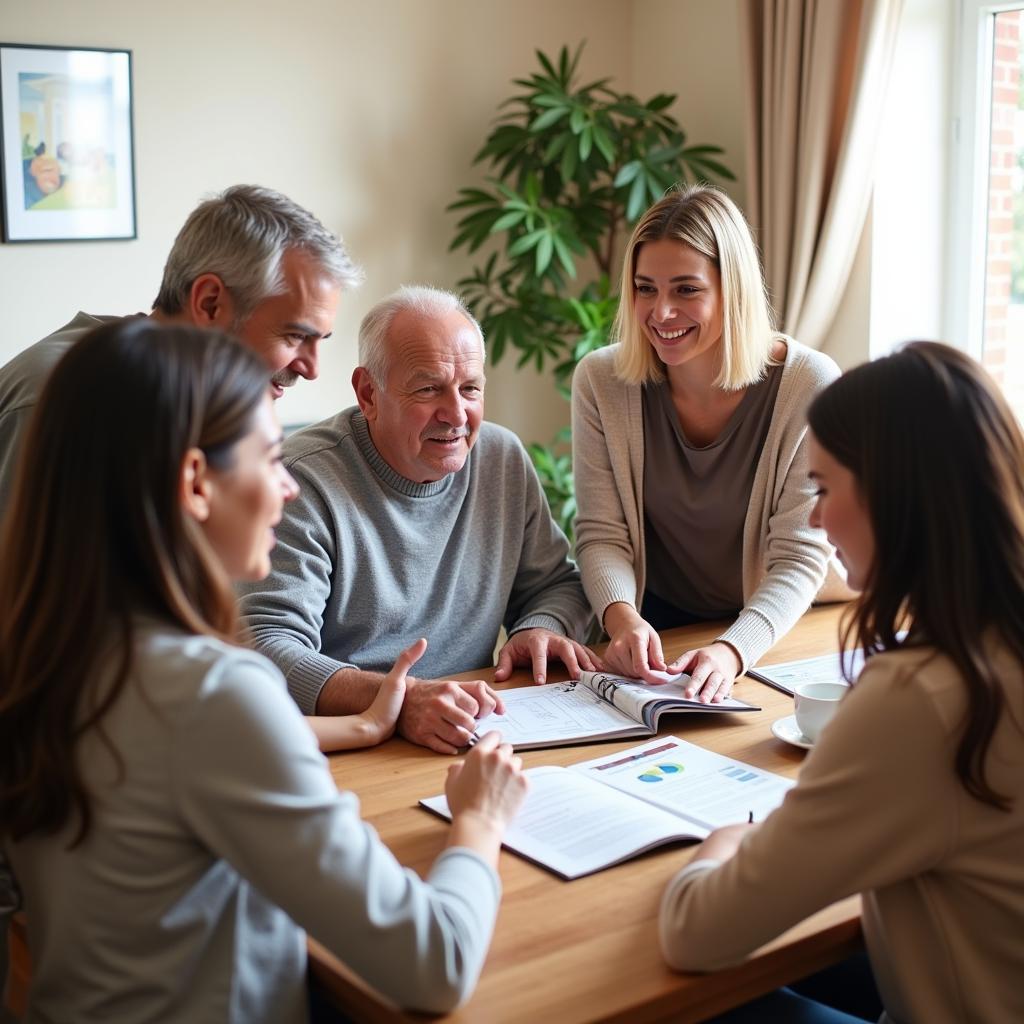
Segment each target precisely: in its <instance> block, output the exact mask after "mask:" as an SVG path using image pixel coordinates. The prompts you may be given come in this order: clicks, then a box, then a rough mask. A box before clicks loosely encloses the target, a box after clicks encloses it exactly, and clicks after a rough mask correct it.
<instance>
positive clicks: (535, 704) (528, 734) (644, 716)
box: [476, 672, 761, 750]
mask: <svg viewBox="0 0 1024 1024" xmlns="http://www.w3.org/2000/svg"><path fill="white" fill-rule="evenodd" d="M659 674H660V675H663V676H664V678H665V680H666V682H665V683H664V684H663V685H660V686H653V685H650V684H648V683H642V682H640V681H639V680H636V679H624V678H623V677H622V676H616V675H611V674H610V673H607V672H582V673H581V674H580V678H579V679H578V680H572V681H571V682H568V683H549V684H548V685H547V686H519V687H514V688H512V689H509V690H502V691H501V699H502V700H503V701H504V702H505V714H503V715H488V716H487V717H486V718H481V719H480V721H479V722H478V723H477V727H476V738H477V739H479V738H481V737H482V736H484V735H485V734H486V733H489V732H493V731H494V730H495V729H497V730H498V731H499V732H500V733H501V735H502V737H503V738H504V739H505V741H506V742H507V743H511V744H512V745H513V746H514V747H515V748H516V749H517V750H531V749H535V748H537V747H559V746H565V745H567V744H570V743H586V742H587V741H589V740H614V739H628V738H629V737H630V736H653V735H654V734H655V733H656V732H657V731H658V719H659V718H661V716H662V715H663V714H665V713H666V712H668V711H701V712H707V711H760V710H761V709H760V708H759V707H755V706H754V705H753V704H746V703H744V702H743V701H741V700H736V699H735V698H733V697H727V698H726V699H725V700H723V701H721V702H720V703H718V704H704V703H702V702H701V701H699V700H692V699H691V698H688V697H686V696H684V694H683V689H684V687H685V685H686V683H687V682H689V678H690V677H689V676H686V675H675V676H672V675H668V674H667V673H659Z"/></svg>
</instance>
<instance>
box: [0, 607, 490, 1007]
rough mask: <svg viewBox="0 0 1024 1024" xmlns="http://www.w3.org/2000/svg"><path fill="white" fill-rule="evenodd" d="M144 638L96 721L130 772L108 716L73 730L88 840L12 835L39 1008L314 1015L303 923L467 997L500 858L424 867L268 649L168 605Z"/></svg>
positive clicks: (401, 976)
mask: <svg viewBox="0 0 1024 1024" xmlns="http://www.w3.org/2000/svg"><path fill="white" fill-rule="evenodd" d="M138 652H139V653H138V662H137V666H136V671H135V674H134V676H133V678H132V679H131V680H130V681H129V683H128V685H127V687H126V688H125V690H124V691H123V693H122V694H121V696H120V697H119V698H118V700H117V702H116V704H115V706H114V708H113V709H112V710H111V712H110V714H109V715H108V716H107V717H106V718H105V719H104V722H103V727H104V730H105V732H106V733H107V735H108V736H109V738H110V740H111V742H112V743H113V744H114V746H115V747H116V748H117V750H118V751H119V752H120V754H121V756H122V757H123V759H124V775H123V778H121V779H120V780H119V779H118V776H117V770H116V766H115V764H114V762H113V761H112V759H111V756H110V753H109V751H108V750H107V749H106V748H105V747H104V746H103V744H102V742H101V741H100V739H99V738H98V736H97V735H96V731H95V730H92V731H90V732H89V733H88V734H87V735H86V736H85V737H83V739H82V740H81V743H80V746H79V749H78V754H79V764H80V765H81V766H82V770H83V774H84V776H85V782H86V785H87V786H88V788H89V789H90V791H91V792H92V793H93V794H94V796H95V802H94V809H95V817H94V827H93V830H92V832H91V833H90V835H89V837H88V839H87V840H86V841H85V842H84V843H83V844H82V845H80V846H78V847H76V848H75V849H72V850H69V849H68V848H67V847H68V839H69V836H70V835H71V834H72V833H71V832H70V831H69V830H65V831H64V832H63V833H61V834H59V835H56V836H49V837H44V836H37V837H33V838H30V839H28V840H25V841H23V842H20V843H17V844H10V843H8V844H6V846H5V848H4V851H3V852H4V853H5V854H6V856H7V859H8V861H9V864H10V866H11V868H13V872H14V877H15V878H16V879H17V881H18V883H19V885H20V888H21V892H22V894H23V897H24V906H25V909H26V912H27V917H28V927H29V947H30V950H31V954H32V960H33V966H32V987H31V991H30V996H29V999H30V1011H29V1017H28V1020H29V1021H30V1022H32V1021H39V1022H42V1021H47V1022H49V1021H71V1020H74V1021H76V1022H82V1024H88V1022H104V1024H106V1022H109V1021H128V1020H138V1021H142V1020H145V1021H166V1022H170V1021H180V1022H182V1024H186V1022H187V1024H203V1022H207V1021H208V1022H210V1024H214V1022H216V1024H224V1022H231V1024H262V1022H266V1024H280V1022H294V1024H299V1022H303V1024H304V1022H305V1021H306V1019H307V1016H306V1014H307V1010H306V996H305V969H306V947H305V938H304V935H303V931H302V929H303V928H305V929H307V930H308V931H309V933H310V934H311V935H312V936H313V937H314V938H316V939H317V940H318V941H320V942H321V943H323V944H324V945H325V946H326V947H327V948H329V949H331V950H332V951H333V952H334V953H335V954H336V955H337V956H338V957H340V958H341V959H342V960H343V961H345V963H346V964H348V966H349V967H351V968H352V969H353V970H354V971H355V972H356V973H357V974H359V975H361V976H362V977H363V978H365V979H366V980H367V981H368V982H369V983H370V984H371V985H373V986H375V987H376V988H377V989H379V990H380V991H381V992H383V993H384V994H385V995H386V996H388V997H389V998H391V999H393V1000H394V1001H395V1002H397V1003H398V1004H399V1005H401V1006H405V1007H410V1008H418V1009H422V1010H428V1011H433V1012H442V1011H446V1010H449V1009H451V1008H452V1007H453V1006H454V1005H455V1004H456V1003H457V1002H458V1001H459V1000H460V999H462V998H463V997H464V996H466V995H467V994H468V993H469V992H470V991H471V990H472V988H473V986H474V984H475V982H476V978H477V975H478V973H479V971H480V968H481V966H482V964H483V960H484V956H485V954H486V951H487V946H488V943H489V941H490V935H491V930H492V927H493V922H494V917H495V914H496V912H497V907H498V901H499V898H500V889H499V883H498V879H497V877H496V875H495V873H494V871H493V870H492V869H491V868H490V867H489V866H488V865H487V864H486V863H485V862H484V861H483V860H481V859H480V858H479V857H478V856H477V855H476V854H474V853H473V852H471V851H469V850H465V849H452V850H448V851H446V852H444V853H442V854H441V856H440V858H439V859H438V860H437V862H436V863H435V866H434V868H433V869H432V871H431V873H430V876H429V879H428V880H427V881H426V882H424V881H421V880H420V879H419V877H418V876H417V875H416V874H415V873H414V872H412V871H409V870H406V869H404V868H402V867H401V866H400V865H399V864H398V863H397V861H396V860H395V859H394V857H393V856H392V855H391V853H390V852H389V851H388V850H387V848H386V847H385V846H384V845H383V844H382V843H381V842H380V840H379V839H378V838H377V836H376V834H375V833H374V831H373V830H372V829H371V828H370V827H369V826H368V825H366V824H364V823H363V822H362V821H360V818H359V805H358V801H357V800H356V798H355V797H354V796H353V795H352V794H350V793H346V794H342V793H339V792H338V790H337V789H336V787H335V785H334V782H333V780H332V778H331V775H330V773H329V771H328V767H327V763H326V761H325V759H324V757H323V756H322V755H321V754H320V752H319V751H318V750H317V746H316V742H315V740H314V738H313V735H312V733H311V731H310V729H309V727H308V725H307V724H306V722H305V721H304V720H303V719H302V716H301V715H300V714H299V712H298V710H297V709H296V707H295V704H294V702H293V701H292V700H290V698H289V697H288V694H287V692H286V690H285V686H284V681H283V680H282V679H281V676H280V673H279V672H278V671H277V670H276V669H275V668H274V667H273V666H272V665H271V664H270V663H269V662H268V661H266V659H264V658H262V657H261V656H259V655H258V654H255V653H253V652H251V651H246V650H243V649H239V648H234V647H228V646H227V645H225V644H222V643H220V642H218V641H216V640H213V639H210V638H206V637H196V636H188V635H186V634H184V633H180V632H175V631H173V630H171V629H168V628H166V627H163V626H157V625H155V624H151V625H149V626H147V627H146V628H145V630H144V632H143V633H142V634H141V636H140V639H139V643H138ZM2 865H3V858H2V857H0V896H2V894H3V893H4V889H5V887H4V882H3V876H4V872H3V870H2ZM8 902H9V901H8ZM2 910H3V904H2V903H0V927H6V923H7V922H6V919H5V916H4V914H3V913H2ZM2 966H3V965H2V964H0V974H2V973H3V970H2Z"/></svg>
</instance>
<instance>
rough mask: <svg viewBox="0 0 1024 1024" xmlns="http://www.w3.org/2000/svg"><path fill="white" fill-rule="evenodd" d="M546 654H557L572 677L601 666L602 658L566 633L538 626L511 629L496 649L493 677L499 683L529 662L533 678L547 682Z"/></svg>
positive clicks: (550, 655)
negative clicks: (511, 631)
mask: <svg viewBox="0 0 1024 1024" xmlns="http://www.w3.org/2000/svg"><path fill="white" fill-rule="evenodd" d="M549 657H550V658H560V659H561V661H562V664H563V665H565V668H566V671H567V672H568V673H569V675H570V676H571V677H572V678H573V679H576V678H577V677H578V676H579V674H580V670H581V669H582V670H583V671H585V672H595V671H597V670H598V669H600V668H601V667H602V666H601V659H600V658H598V656H597V655H596V654H594V652H593V651H592V650H590V649H589V648H588V647H584V646H583V644H578V643H576V641H575V640H570V639H569V638H568V637H567V636H562V635H560V634H559V633H553V632H552V631H551V630H550V629H541V628H539V627H537V628H534V629H521V630H520V631H519V632H518V633H513V634H512V635H511V636H510V637H509V638H508V643H506V644H505V646H504V647H502V649H501V650H500V651H499V652H498V667H497V668H496V669H495V670H494V681H495V682H496V683H502V682H504V681H505V680H506V679H508V677H509V676H510V675H512V670H513V669H514V668H515V667H516V666H521V665H529V666H530V667H531V668H532V669H533V681H534V682H535V683H543V682H546V680H547V670H548V658H549Z"/></svg>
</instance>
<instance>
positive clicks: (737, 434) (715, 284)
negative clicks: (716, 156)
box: [572, 185, 846, 701]
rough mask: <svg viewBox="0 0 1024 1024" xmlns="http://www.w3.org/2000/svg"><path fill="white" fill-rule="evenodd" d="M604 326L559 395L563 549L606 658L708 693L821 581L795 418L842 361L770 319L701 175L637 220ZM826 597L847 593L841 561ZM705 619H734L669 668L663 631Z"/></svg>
mask: <svg viewBox="0 0 1024 1024" xmlns="http://www.w3.org/2000/svg"><path fill="white" fill-rule="evenodd" d="M616 334H617V337H618V343H617V344H615V345H612V346H609V347H608V348H606V349H602V350H600V351H597V352H593V353H591V354H590V355H588V356H587V357H586V358H584V359H583V360H582V362H581V363H580V365H579V366H578V367H577V369H576V374H575V376H574V378H573V404H572V410H573V416H572V435H573V467H574V475H575V480H576V496H577V502H578V506H579V512H578V514H577V518H576V538H577V541H576V554H577V559H578V561H579V565H580V570H581V572H582V575H583V585H584V587H585V589H586V591H587V596H588V597H589V599H590V603H591V605H592V606H593V609H594V612H595V614H596V615H597V617H598V621H599V622H600V623H601V625H602V626H603V627H604V630H605V632H606V633H607V634H608V637H609V641H610V642H609V644H608V648H607V651H606V653H605V655H604V658H605V663H606V665H607V666H608V667H609V668H611V669H613V670H615V671H618V672H621V673H622V674H624V675H627V676H633V677H636V678H639V679H644V680H647V681H651V682H655V681H658V677H657V676H656V675H654V674H653V673H652V670H661V671H664V670H666V669H667V670H668V671H670V672H673V673H676V672H686V673H689V675H690V677H691V683H690V686H689V692H690V693H691V694H699V696H700V699H701V700H704V701H711V700H721V699H722V698H723V697H725V696H727V695H728V694H729V692H730V690H731V688H732V684H733V681H734V679H735V678H736V676H737V675H739V674H740V673H741V672H743V671H744V670H745V669H746V668H747V667H748V666H750V665H752V664H754V663H755V662H756V661H757V660H758V659H759V658H760V657H761V655H762V654H764V652H765V651H767V650H768V648H769V647H771V646H772V644H774V643H775V641H776V640H778V639H779V638H780V637H781V636H783V635H784V634H785V633H786V632H787V631H788V630H789V629H790V628H791V627H792V625H793V624H794V623H795V622H796V620H797V619H798V618H799V617H800V616H801V615H802V614H803V612H804V611H805V610H806V609H807V607H808V606H809V605H810V603H811V601H812V600H813V599H814V598H815V595H817V594H818V593H819V591H820V590H821V588H822V585H823V583H824V582H825V579H826V574H827V571H828V569H829V558H830V549H829V546H828V544H827V542H826V540H825V537H824V534H823V533H822V532H821V531H820V530H816V529H813V528H812V527H811V526H810V525H809V524H808V521H807V519H808V515H809V512H810V508H811V505H812V503H813V493H812V489H811V488H810V485H809V484H808V481H807V474H806V449H805V445H804V435H805V432H806V423H805V418H804V415H805V411H806V408H807V404H808V402H809V401H810V400H811V399H812V398H813V397H814V395H815V394H816V393H817V392H818V391H820V390H821V389H822V388H823V387H824V386H825V385H826V384H828V383H829V382H830V381H831V380H833V379H834V378H835V377H836V376H837V375H838V372H839V371H838V368H837V367H836V365H835V364H834V363H833V362H832V360H831V359H829V358H828V357H827V356H824V355H822V354H821V353H818V352H814V351H812V350H811V349H808V348H806V347H805V346H803V345H801V344H799V343H798V342H796V341H794V340H793V339H792V338H788V337H786V336H785V335H782V334H779V333H777V332H776V331H775V330H774V328H773V324H772V317H771V312H770V309H769V306H768V301H767V298H766V295H765V288H764V283H763V279H762V276H761V270H760V266H759V264H758V259H757V251H756V249H755V247H754V242H753V239H752V238H751V235H750V230H749V228H748V227H747V224H746V221H745V220H744V219H743V215H742V214H741V213H740V211H739V210H738V209H737V207H736V206H735V204H734V203H733V202H732V201H731V200H730V199H729V198H728V197H727V196H726V195H725V194H724V193H723V192H721V191H719V190H718V189H715V188H712V187H710V186H707V185H698V186H692V187H689V188H681V189H679V190H676V191H673V192H670V193H669V194H668V195H667V196H665V198H664V199H662V200H661V201H660V202H658V203H656V204H655V205H654V206H652V207H651V209H649V210H648V211H647V213H646V214H644V216H643V217H642V218H641V219H640V221H639V223H638V224H637V226H636V228H635V229H634V231H633V234H632V237H631V238H630V240H629V244H628V246H627V248H626V253H625V258H624V261H623V270H622V284H621V297H620V307H619V315H618V320H617V324H616ZM823 596H846V591H845V587H844V586H843V584H842V581H841V579H840V578H839V577H838V576H835V577H832V579H831V581H830V588H829V591H828V593H827V594H825V595H823ZM713 619H731V620H732V622H731V624H730V625H729V626H728V627H727V628H726V629H725V630H724V632H723V633H722V634H721V635H720V636H719V637H718V638H717V639H716V640H715V641H714V642H713V643H711V644H709V645H707V646H706V647H701V648H698V649H695V650H691V651H687V652H685V653H684V654H683V655H682V656H681V657H680V658H678V659H677V660H676V661H675V662H674V663H673V664H672V665H669V666H666V664H665V661H664V657H663V655H662V649H661V642H660V640H659V637H658V630H662V629H667V628H670V627H672V626H681V625H686V624H689V623H693V622H699V621H708V620H713Z"/></svg>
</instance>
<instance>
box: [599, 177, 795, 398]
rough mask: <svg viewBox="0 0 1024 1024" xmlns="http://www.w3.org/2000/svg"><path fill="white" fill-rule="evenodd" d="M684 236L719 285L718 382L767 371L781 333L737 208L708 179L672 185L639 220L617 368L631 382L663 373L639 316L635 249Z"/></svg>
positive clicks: (749, 379) (626, 265)
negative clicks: (712, 266) (712, 267)
mask: <svg viewBox="0 0 1024 1024" xmlns="http://www.w3.org/2000/svg"><path fill="white" fill-rule="evenodd" d="M665 238H670V239H674V240H675V241H677V242H685V243H686V244H687V245H689V246H691V247H692V248H694V249H696V250H697V252H699V253H700V254H701V255H702V256H706V257H707V258H708V259H709V260H711V261H712V263H714V264H715V266H716V267H717V268H718V273H719V276H720V278H721V288H722V307H723V308H722V369H721V372H720V373H719V375H718V377H717V379H716V380H715V386H716V387H720V388H724V389H726V390H728V391H733V390H736V389H738V388H743V387H746V386H747V385H748V384H753V383H755V382H756V381H758V380H760V379H761V378H762V377H763V376H764V372H765V368H766V367H767V366H768V365H769V364H770V363H771V349H772V342H773V341H774V340H775V339H776V337H778V335H777V334H776V331H775V325H774V321H773V318H772V311H771V307H770V306H769V304H768V296H767V293H766V291H765V286H764V277H763V276H762V274H761V264H760V262H759V261H758V258H757V249H756V247H755V245H754V239H753V237H752V236H751V234H750V228H749V226H748V225H747V222H746V220H745V219H744V217H743V214H742V213H741V212H740V210H739V207H737V206H736V204H735V203H734V202H733V201H732V200H731V199H730V198H729V197H728V196H727V195H726V194H725V193H724V192H723V191H721V189H717V188H715V187H714V186H712V185H690V186H686V187H682V188H676V189H673V190H672V191H671V192H669V193H668V195H666V196H665V198H664V199H661V200H659V201H658V202H657V203H655V204H654V206H652V207H651V208H650V209H649V210H648V211H647V212H646V213H645V214H644V215H643V217H641V218H640V221H639V222H638V223H637V226H636V227H635V228H634V229H633V234H632V235H631V236H630V239H629V244H628V245H627V246H626V253H625V256H624V257H623V261H622V282H621V286H620V293H619V312H618V315H617V317H616V319H615V327H614V328H613V333H614V336H615V337H617V338H618V340H619V350H618V353H617V355H616V360H615V369H616V372H617V374H618V376H619V377H620V378H621V379H622V380H624V381H626V382H627V383H630V384H644V383H647V382H648V381H650V382H657V381H661V380H664V379H665V370H664V365H663V363H662V362H661V360H660V359H659V358H658V354H657V353H656V352H655V350H654V347H653V346H652V345H651V343H650V342H649V341H648V340H647V338H646V337H645V336H644V334H643V331H642V330H641V327H640V325H639V324H638V323H637V320H636V301H635V295H636V288H635V285H634V283H633V278H634V275H635V273H636V260H637V255H638V254H639V252H640V247H641V246H642V245H643V244H644V243H645V242H657V241H661V240H662V239H665Z"/></svg>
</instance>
